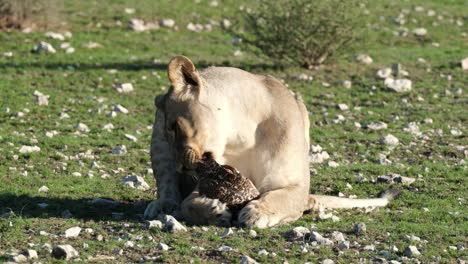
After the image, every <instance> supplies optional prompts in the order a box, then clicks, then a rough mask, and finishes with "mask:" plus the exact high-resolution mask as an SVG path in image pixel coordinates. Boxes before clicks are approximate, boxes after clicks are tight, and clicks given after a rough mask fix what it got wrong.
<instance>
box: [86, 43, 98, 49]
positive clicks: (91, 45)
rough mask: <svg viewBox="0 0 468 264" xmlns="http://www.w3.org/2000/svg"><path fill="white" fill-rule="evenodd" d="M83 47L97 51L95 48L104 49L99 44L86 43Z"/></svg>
mask: <svg viewBox="0 0 468 264" xmlns="http://www.w3.org/2000/svg"><path fill="white" fill-rule="evenodd" d="M83 47H85V48H88V49H95V48H99V47H102V45H101V44H99V43H97V42H88V43H85V44H84V45H83Z"/></svg>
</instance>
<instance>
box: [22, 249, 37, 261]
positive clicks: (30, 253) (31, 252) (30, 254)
mask: <svg viewBox="0 0 468 264" xmlns="http://www.w3.org/2000/svg"><path fill="white" fill-rule="evenodd" d="M23 255H25V256H26V257H27V258H28V259H37V258H38V256H37V251H36V250H33V249H28V250H25V251H24V252H23Z"/></svg>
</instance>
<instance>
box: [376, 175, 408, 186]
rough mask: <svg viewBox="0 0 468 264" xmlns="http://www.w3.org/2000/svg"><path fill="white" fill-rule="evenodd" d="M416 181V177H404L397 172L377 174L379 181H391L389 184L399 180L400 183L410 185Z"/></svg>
mask: <svg viewBox="0 0 468 264" xmlns="http://www.w3.org/2000/svg"><path fill="white" fill-rule="evenodd" d="M415 181H416V179H414V178H409V177H403V176H401V175H400V174H396V173H393V174H392V173H389V174H385V175H380V176H377V182H382V183H389V184H392V183H395V182H398V183H402V184H408V185H409V184H412V183H413V182H415Z"/></svg>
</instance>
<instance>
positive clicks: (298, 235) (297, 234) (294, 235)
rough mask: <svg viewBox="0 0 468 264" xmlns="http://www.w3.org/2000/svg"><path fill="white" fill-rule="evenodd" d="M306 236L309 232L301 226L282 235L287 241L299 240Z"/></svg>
mask: <svg viewBox="0 0 468 264" xmlns="http://www.w3.org/2000/svg"><path fill="white" fill-rule="evenodd" d="M306 234H310V230H309V229H308V228H306V227H303V226H297V227H295V228H293V229H290V230H288V231H286V232H285V233H284V237H285V238H286V239H287V240H301V239H303V238H304V236H305V235H306Z"/></svg>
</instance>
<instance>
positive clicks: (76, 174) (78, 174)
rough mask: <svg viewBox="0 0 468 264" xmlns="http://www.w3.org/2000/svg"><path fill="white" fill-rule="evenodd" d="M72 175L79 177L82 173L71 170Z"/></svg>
mask: <svg viewBox="0 0 468 264" xmlns="http://www.w3.org/2000/svg"><path fill="white" fill-rule="evenodd" d="M72 176H75V177H81V176H82V175H81V173H79V172H73V173H72Z"/></svg>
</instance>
